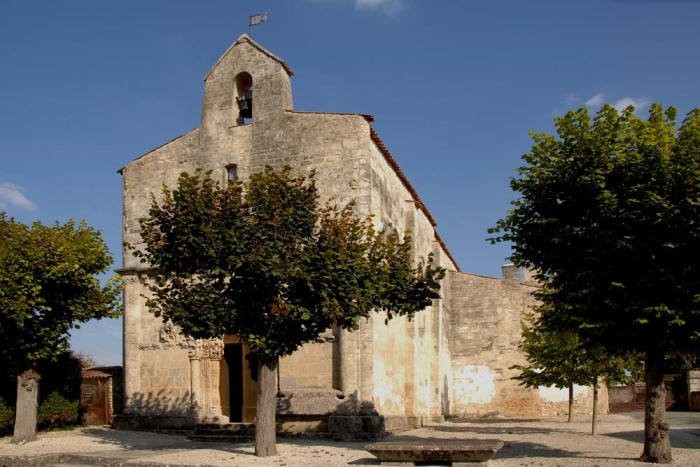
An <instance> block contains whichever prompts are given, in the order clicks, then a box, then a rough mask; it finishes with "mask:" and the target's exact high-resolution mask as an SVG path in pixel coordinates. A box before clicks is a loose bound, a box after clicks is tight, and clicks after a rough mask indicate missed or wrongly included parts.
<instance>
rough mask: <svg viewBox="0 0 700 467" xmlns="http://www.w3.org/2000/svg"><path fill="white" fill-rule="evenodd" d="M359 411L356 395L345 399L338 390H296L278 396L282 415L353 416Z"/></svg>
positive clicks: (278, 405) (278, 404)
mask: <svg viewBox="0 0 700 467" xmlns="http://www.w3.org/2000/svg"><path fill="white" fill-rule="evenodd" d="M357 411H358V403H357V399H356V398H355V397H354V395H351V396H348V397H345V396H344V395H343V394H342V393H341V392H340V391H337V390H332V389H331V390H323V389H303V388H300V389H296V390H291V391H289V392H288V393H283V394H280V395H278V396H277V413H278V414H281V415H287V414H295V415H328V414H335V415H351V414H356V413H357Z"/></svg>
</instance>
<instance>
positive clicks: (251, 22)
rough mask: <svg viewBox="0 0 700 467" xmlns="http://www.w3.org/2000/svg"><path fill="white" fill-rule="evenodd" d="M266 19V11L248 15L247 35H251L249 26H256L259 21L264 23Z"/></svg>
mask: <svg viewBox="0 0 700 467" xmlns="http://www.w3.org/2000/svg"><path fill="white" fill-rule="evenodd" d="M265 21H267V12H265V13H256V14H254V15H250V16H249V17H248V35H249V36H250V35H251V32H250V28H251V27H253V26H256V25H258V24H260V23H264V22H265Z"/></svg>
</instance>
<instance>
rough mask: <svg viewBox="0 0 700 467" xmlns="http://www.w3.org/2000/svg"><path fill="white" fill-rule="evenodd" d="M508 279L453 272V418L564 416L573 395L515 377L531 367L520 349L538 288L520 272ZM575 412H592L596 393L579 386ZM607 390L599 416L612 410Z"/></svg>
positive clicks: (509, 271) (603, 392)
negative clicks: (524, 323) (532, 386)
mask: <svg viewBox="0 0 700 467" xmlns="http://www.w3.org/2000/svg"><path fill="white" fill-rule="evenodd" d="M504 273H505V274H504V276H505V277H504V279H496V278H491V277H484V276H478V275H474V274H464V273H459V272H457V273H450V287H451V290H450V303H451V307H452V313H451V315H450V316H451V320H450V323H449V327H450V329H449V336H450V337H449V339H450V350H451V354H452V371H453V388H452V392H451V401H452V404H451V410H450V413H451V415H453V416H484V415H496V414H498V415H505V416H521V415H529V416H531V415H562V414H565V413H567V411H568V391H567V390H566V389H557V388H554V387H540V388H538V389H537V390H535V389H527V388H524V387H522V386H520V385H518V382H517V381H515V380H513V379H512V378H513V377H514V376H516V375H517V374H518V371H517V370H514V369H511V366H513V365H523V364H526V360H525V355H524V354H523V353H522V352H520V351H519V350H518V348H517V347H518V342H519V341H520V337H521V328H520V322H521V320H522V318H523V313H524V312H526V311H528V310H530V309H532V307H533V306H534V305H535V303H536V302H535V300H534V298H533V297H532V295H531V293H532V292H533V291H534V290H535V288H534V286H526V285H523V284H521V283H520V282H519V274H517V270H516V272H515V273H513V271H512V269H511V268H509V267H506V268H504ZM574 400H575V404H574V411H575V413H590V412H591V409H592V401H593V394H592V390H591V389H590V388H587V387H582V386H575V387H574ZM607 406H608V402H607V392H606V390H605V387H601V389H600V391H599V412H600V413H605V412H607Z"/></svg>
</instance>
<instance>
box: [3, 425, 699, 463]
mask: <svg viewBox="0 0 700 467" xmlns="http://www.w3.org/2000/svg"><path fill="white" fill-rule="evenodd" d="M641 417H642V416H641V414H639V413H633V414H628V415H620V414H615V415H604V416H602V417H601V419H600V422H599V428H598V431H599V434H598V435H595V436H592V435H590V434H589V433H590V421H589V420H588V419H586V418H578V419H575V420H574V422H573V423H567V422H566V421H565V420H562V419H561V418H539V419H479V420H463V421H453V422H445V423H441V424H436V425H432V426H428V427H423V428H420V429H417V430H412V431H409V432H405V433H402V434H400V435H398V436H394V437H392V438H390V439H395V440H412V439H416V440H420V439H436V438H440V439H469V438H498V439H502V440H503V441H504V443H505V444H504V447H503V449H501V450H500V451H499V452H498V454H497V455H496V456H495V458H494V459H493V460H492V461H491V463H490V465H492V466H515V465H518V466H608V465H610V466H627V465H645V464H642V463H640V462H638V461H636V459H637V458H638V457H639V455H640V453H641V451H642V440H643V438H642V429H643V422H642V418H641ZM669 422H670V424H671V430H672V431H671V443H672V445H673V457H674V465H681V466H700V413H688V412H683V413H677V412H676V413H669ZM366 444H367V443H363V442H362V443H358V442H334V441H320V440H295V439H280V440H279V441H278V445H277V449H278V452H279V455H278V456H275V457H270V458H264V459H261V458H256V457H255V456H254V455H253V446H252V445H251V444H227V443H202V442H194V441H189V440H187V439H186V438H185V437H184V436H181V435H165V434H158V433H149V432H135V431H117V430H112V429H109V428H101V427H86V428H80V429H76V430H73V431H59V432H50V433H42V434H40V435H39V440H38V441H35V442H32V443H26V444H24V445H14V444H11V443H10V439H9V438H2V439H0V465H3V466H4V465H64V466H68V465H79V464H82V465H86V464H87V465H123V466H139V465H140V466H145V465H150V466H156V465H170V466H184V465H188V466H189V465H229V466H231V465H233V466H237V465H240V466H247V465H274V466H290V467H291V466H334V465H347V464H350V465H377V464H378V462H377V460H376V459H374V457H373V456H372V455H371V454H369V453H368V452H367V451H365V450H364V447H365V445H366Z"/></svg>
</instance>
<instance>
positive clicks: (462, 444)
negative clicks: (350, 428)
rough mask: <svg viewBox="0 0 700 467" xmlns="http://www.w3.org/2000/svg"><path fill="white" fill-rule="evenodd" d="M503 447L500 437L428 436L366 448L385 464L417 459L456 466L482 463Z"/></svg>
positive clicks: (406, 462) (405, 464) (416, 460)
mask: <svg viewBox="0 0 700 467" xmlns="http://www.w3.org/2000/svg"><path fill="white" fill-rule="evenodd" d="M502 447H503V441H501V440H500V439H464V440H456V439H425V440H415V441H381V442H378V443H372V444H369V445H367V446H366V447H365V449H366V450H367V451H369V452H370V453H372V454H374V455H375V456H376V457H377V458H378V459H379V460H380V461H381V463H382V465H387V466H389V465H391V466H410V465H414V464H415V463H416V462H420V463H424V462H433V463H439V464H449V463H451V464H452V466H453V467H457V466H465V465H467V463H469V465H470V466H473V465H475V464H474V463H475V462H480V463H482V465H485V464H486V463H488V461H489V460H490V459H491V458H492V457H493V456H494V454H496V452H498V450H499V449H501V448H502Z"/></svg>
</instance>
